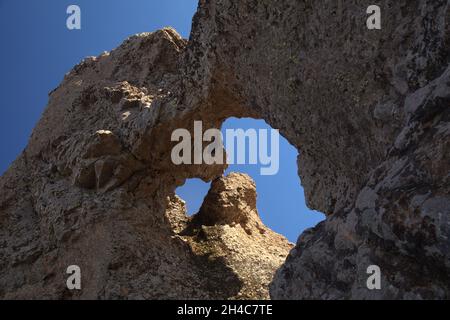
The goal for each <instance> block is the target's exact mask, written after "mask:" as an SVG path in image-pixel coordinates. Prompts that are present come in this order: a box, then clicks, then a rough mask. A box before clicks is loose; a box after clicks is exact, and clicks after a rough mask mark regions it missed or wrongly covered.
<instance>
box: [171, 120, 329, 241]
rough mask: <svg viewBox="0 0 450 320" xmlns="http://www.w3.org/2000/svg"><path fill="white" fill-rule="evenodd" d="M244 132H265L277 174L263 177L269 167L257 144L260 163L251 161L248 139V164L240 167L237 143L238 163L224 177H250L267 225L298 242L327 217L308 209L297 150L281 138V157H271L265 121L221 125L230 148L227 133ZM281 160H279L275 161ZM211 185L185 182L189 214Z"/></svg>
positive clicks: (182, 194) (181, 192)
mask: <svg viewBox="0 0 450 320" xmlns="http://www.w3.org/2000/svg"><path fill="white" fill-rule="evenodd" d="M236 129H242V130H244V131H247V130H249V129H253V130H255V131H256V133H257V135H258V138H259V132H260V131H261V130H266V132H267V139H266V141H267V142H268V143H267V145H268V148H267V149H268V152H266V154H267V155H270V158H271V160H272V161H278V171H277V172H276V173H275V174H271V175H262V174H261V168H267V167H268V166H267V165H262V164H261V162H260V161H259V160H260V159H259V149H260V148H261V144H260V142H259V141H258V146H257V148H258V161H257V164H250V163H249V162H250V161H249V151H250V149H251V148H250V147H249V139H248V138H247V139H246V148H245V150H246V154H245V164H237V159H236V157H237V156H236V154H237V153H238V151H237V143H236V144H235V148H234V149H235V155H234V156H235V160H234V161H232V163H230V165H229V167H228V169H227V170H226V172H225V174H226V175H227V174H229V173H230V172H240V173H245V174H248V175H249V176H250V177H251V178H252V179H253V180H254V181H255V183H256V191H257V195H258V198H257V209H258V212H259V215H260V217H261V220H262V221H263V222H264V224H265V225H266V226H267V227H269V228H271V229H272V230H274V231H275V232H277V233H280V234H282V235H284V236H285V237H286V238H287V239H289V240H290V241H291V242H296V241H297V238H298V236H299V235H300V234H301V233H302V232H303V231H304V230H305V229H308V228H311V227H314V226H315V225H316V224H317V223H319V222H321V221H322V220H324V219H325V215H324V214H322V213H320V212H317V211H313V210H311V209H309V208H308V207H307V206H306V204H305V195H304V191H303V188H302V186H301V182H300V178H299V176H298V174H297V155H298V151H297V149H296V148H295V147H294V146H292V145H291V144H290V143H289V142H288V141H287V140H286V139H285V138H284V137H283V136H281V135H280V136H279V156H278V157H276V155H272V154H271V151H273V150H276V148H275V149H274V148H273V146H272V145H271V142H270V141H271V139H270V130H271V129H272V127H270V126H269V125H268V124H267V123H266V122H265V121H264V120H255V119H250V118H243V119H237V118H229V119H227V120H226V121H225V122H224V124H223V126H222V134H223V137H224V144H225V146H227V144H228V142H227V130H236ZM276 158H278V160H276ZM209 187H210V183H205V182H203V181H202V180H200V179H188V180H187V181H186V183H185V184H184V185H183V186H181V187H179V188H178V189H177V190H176V193H177V195H179V196H180V198H182V199H183V200H184V201H185V202H186V206H187V211H188V214H189V215H190V216H191V215H193V214H195V213H197V212H198V211H199V209H200V207H201V205H202V202H203V199H204V198H205V196H206V194H207V193H208V190H209Z"/></svg>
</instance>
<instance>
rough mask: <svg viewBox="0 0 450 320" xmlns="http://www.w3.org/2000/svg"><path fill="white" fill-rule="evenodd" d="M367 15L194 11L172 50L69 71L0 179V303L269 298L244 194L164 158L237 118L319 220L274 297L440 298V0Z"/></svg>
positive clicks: (444, 261) (449, 186) (444, 24)
mask: <svg viewBox="0 0 450 320" xmlns="http://www.w3.org/2000/svg"><path fill="white" fill-rule="evenodd" d="M371 4H373V3H372V2H369V1H364V0H358V1H357V0H349V1H345V2H344V1H341V0H337V1H306V0H302V1H294V0H281V1H254V0H242V1H232V0H222V1H218V0H217V1H214V0H210V1H204V0H202V1H200V4H199V9H198V12H197V14H196V15H195V17H194V22H193V30H192V34H191V37H190V39H189V41H186V40H183V39H181V38H180V37H179V36H178V35H177V34H176V32H175V31H174V30H172V29H164V30H161V31H157V32H155V33H145V34H140V35H136V36H133V37H131V38H130V39H128V40H126V41H125V42H124V43H123V44H122V45H121V46H120V47H119V48H117V49H115V50H113V51H112V52H110V53H105V54H103V55H101V56H99V57H96V58H88V59H86V60H85V61H83V62H82V63H81V64H80V65H78V66H76V67H75V68H74V69H73V70H72V71H71V72H70V73H69V74H67V75H66V77H65V79H64V81H63V83H62V84H61V85H60V86H59V87H58V88H57V89H55V90H54V91H53V92H52V93H51V94H50V100H49V105H48V108H47V109H46V111H45V113H44V115H43V117H42V119H41V121H40V122H39V124H38V125H37V127H36V129H35V130H34V132H33V135H32V137H31V140H30V143H29V145H28V147H27V148H26V150H25V151H24V152H23V154H22V155H21V156H20V157H19V158H18V159H17V160H16V161H15V163H14V164H13V165H12V166H11V168H10V169H9V170H8V171H7V172H6V173H5V174H4V175H3V176H2V177H1V179H0V190H1V193H0V270H1V273H0V297H2V298H136V299H139V298H194V299H195V298H249V297H250V298H252V297H257V298H264V297H267V282H269V281H270V278H271V274H273V271H274V270H275V269H277V268H278V265H279V264H281V262H282V260H283V258H282V257H281V256H282V255H283V252H284V254H286V252H287V251H288V250H289V248H290V247H289V243H287V241H285V240H284V239H283V238H282V237H280V236H278V235H275V234H273V232H271V231H270V230H267V228H265V227H264V226H263V225H262V223H261V222H260V221H259V218H258V216H257V213H256V210H255V206H254V201H255V194H254V186H253V185H252V183H251V181H250V180H248V178H247V177H243V176H240V175H232V176H231V177H222V173H223V171H224V169H225V167H224V166H220V165H215V166H206V165H190V166H174V165H173V164H172V162H171V160H170V150H171V147H172V144H171V143H170V135H171V133H172V131H173V130H174V129H175V128H188V129H192V128H193V121H194V120H202V121H203V125H204V128H208V127H209V128H213V127H214V128H218V127H220V125H221V123H222V122H223V121H224V120H225V119H226V118H227V117H231V116H234V117H255V118H262V119H265V120H266V121H267V122H268V123H269V124H270V125H271V126H272V127H274V128H279V129H280V132H281V133H282V134H283V135H284V136H285V137H286V138H287V139H288V140H289V141H290V142H291V143H292V144H293V145H294V146H295V147H297V148H298V150H299V152H300V156H299V160H298V164H299V174H300V176H301V178H302V183H303V185H304V188H305V192H306V197H307V202H308V205H309V206H310V207H311V208H314V209H317V210H320V211H322V212H325V213H326V214H327V219H326V221H325V222H323V223H321V224H320V225H318V226H317V227H316V228H314V229H311V230H308V231H306V232H305V233H304V234H303V235H301V236H300V238H299V240H298V243H297V245H296V246H295V248H294V249H293V250H292V251H291V252H290V254H289V256H288V258H287V260H286V262H285V263H284V264H283V265H282V266H281V268H279V270H278V271H277V273H276V276H275V278H274V279H273V281H272V283H271V286H270V295H271V297H272V298H275V299H305V298H306V299H332V298H338V299H348V298H354V299H378V298H395V299H408V298H434V299H442V298H450V279H449V278H450V247H449V240H448V239H449V237H450V229H449V225H450V175H449V171H450V170H449V169H450V161H449V160H450V156H449V155H450V152H449V151H450V150H449V149H450V139H449V137H450V123H449V122H450V112H449V102H450V97H449V96H450V88H449V86H450V68H449V60H450V59H449V50H450V35H449V32H450V27H449V15H450V13H449V1H444V0H421V1H419V0H400V1H386V0H384V1H379V2H378V5H379V6H380V7H381V9H382V30H368V29H367V28H366V18H367V15H366V9H367V7H368V6H369V5H371ZM192 177H198V178H202V179H204V180H205V181H210V180H214V183H213V185H212V189H211V191H210V193H209V194H208V196H207V198H206V199H205V203H204V205H203V207H202V209H201V210H200V212H199V213H198V214H197V215H196V216H194V217H193V218H192V219H191V218H187V217H186V215H185V213H184V208H183V203H182V201H181V200H180V199H177V198H176V197H175V196H174V190H175V188H176V187H177V186H180V185H182V184H183V182H184V180H185V179H186V178H192ZM239 185H240V188H241V189H240V190H241V191H242V192H240V191H237V190H239V189H238V186H239ZM230 188H231V189H230ZM234 188H236V189H234ZM224 202H226V204H227V205H226V206H224ZM230 206H231V209H230ZM225 213H226V214H225ZM269 243H270V245H268V244H269ZM233 245H236V247H235V250H231V249H230V248H231V247H232V246H233ZM264 257H266V259H264ZM261 261H265V263H261ZM72 264H78V265H79V266H80V267H81V269H82V270H83V290H82V291H80V292H73V291H68V290H66V289H65V279H66V275H65V273H64V272H65V270H66V268H67V266H68V265H72ZM372 264H376V265H378V266H379V267H380V268H381V271H382V287H381V290H373V291H371V290H368V289H367V287H366V280H367V276H368V275H367V274H366V269H367V267H368V266H369V265H372ZM249 271H250V272H249ZM222 279H227V280H226V281H223V280H222ZM258 282H259V283H260V287H258V285H257V284H258ZM228 284H230V285H228Z"/></svg>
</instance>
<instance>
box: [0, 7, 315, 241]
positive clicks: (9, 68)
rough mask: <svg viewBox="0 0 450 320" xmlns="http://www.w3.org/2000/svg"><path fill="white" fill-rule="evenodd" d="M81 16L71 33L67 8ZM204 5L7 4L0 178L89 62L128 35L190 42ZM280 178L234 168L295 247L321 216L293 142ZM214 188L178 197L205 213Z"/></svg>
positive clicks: (232, 123)
mask: <svg viewBox="0 0 450 320" xmlns="http://www.w3.org/2000/svg"><path fill="white" fill-rule="evenodd" d="M71 4H76V5H79V6H80V7H81V10H82V30H76V31H69V30H68V29H67V28H66V19H67V14H66V9H67V7H68V6H69V5H71ZM196 7H197V0H70V1H66V0H39V1H38V0H33V1H30V0H0V33H1V40H2V45H1V49H2V50H1V53H0V54H1V59H0V70H1V73H0V81H1V83H0V93H1V96H2V99H1V117H0V147H1V154H0V174H2V173H3V172H4V171H5V170H6V169H7V168H8V167H9V165H10V164H11V162H12V161H13V160H14V159H15V158H16V157H17V156H18V155H19V154H20V152H21V151H22V150H23V148H24V147H25V146H26V144H27V141H28V138H29V136H30V134H31V131H32V129H33V127H34V126H35V125H36V123H37V121H38V120H39V117H40V115H41V114H42V112H43V109H44V107H45V105H46V104H47V100H48V93H49V92H50V91H51V90H53V89H54V88H55V87H57V86H58V84H59V83H60V82H61V80H62V79H63V77H64V74H65V73H67V72H68V71H69V70H70V69H71V68H72V67H73V66H74V65H75V64H77V63H79V62H80V61H81V60H82V59H83V58H85V57H86V56H94V55H99V54H100V53H101V52H103V51H109V50H111V49H113V48H115V47H117V46H118V45H119V44H120V43H121V42H122V41H123V40H124V39H126V38H127V37H128V36H130V35H132V34H136V33H140V32H146V31H154V30H156V29H160V28H163V27H165V26H172V27H174V28H175V29H176V30H177V31H178V32H179V33H180V34H181V35H182V36H183V37H185V38H187V37H188V36H189V32H190V28H191V19H192V16H193V14H194V12H195V10H196ZM255 125H256V126H257V127H258V128H259V127H261V128H264V127H265V128H267V125H266V124H265V123H264V122H263V121H254V120H247V119H245V120H240V121H237V120H235V119H231V120H229V121H228V122H227V123H226V127H242V128H248V127H255ZM280 153H281V154H280V158H281V159H280V172H279V174H278V175H276V176H260V175H259V169H258V168H257V167H255V166H240V167H236V166H232V167H231V168H230V170H232V171H241V172H245V173H248V174H249V175H251V176H252V177H253V179H254V180H255V181H256V184H257V190H258V207H259V211H260V214H261V216H262V218H263V221H264V222H265V223H266V224H267V225H268V226H270V227H271V228H272V229H274V230H275V231H277V232H280V233H282V234H284V235H286V236H287V237H288V238H289V239H290V240H291V241H296V238H297V236H298V235H299V234H300V232H301V231H302V230H303V229H305V228H307V227H310V226H313V225H315V224H316V223H317V222H318V221H320V220H321V219H322V215H321V214H318V213H315V212H312V211H310V210H308V209H307V208H306V206H305V204H304V195H303V190H302V189H301V186H300V181H299V179H298V176H297V165H296V160H295V159H296V155H297V151H296V150H295V149H294V148H293V147H291V146H290V145H289V144H288V143H287V142H286V141H283V142H282V144H281V146H280ZM207 187H208V186H207V184H203V183H200V182H198V181H189V182H188V183H187V184H186V185H185V187H183V188H180V189H179V190H178V193H179V194H180V195H181V196H182V197H183V198H184V199H185V200H186V201H187V203H188V206H189V210H190V211H191V212H194V211H196V210H197V209H198V207H199V206H200V204H201V201H202V200H203V197H204V196H205V194H206V192H207Z"/></svg>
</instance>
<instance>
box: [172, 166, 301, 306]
mask: <svg viewBox="0 0 450 320" xmlns="http://www.w3.org/2000/svg"><path fill="white" fill-rule="evenodd" d="M168 208H169V209H168V212H167V218H168V219H169V220H171V224H172V225H173V229H174V230H177V234H178V236H179V238H180V239H181V240H182V241H183V242H185V243H187V244H188V245H189V248H190V250H192V252H193V253H194V254H195V256H196V257H197V259H198V266H199V268H204V269H205V272H204V276H205V278H206V279H209V281H210V284H211V287H215V288H216V290H218V291H219V290H222V291H225V292H223V293H221V296H222V297H228V298H232V299H268V298H269V290H268V288H269V284H270V282H271V281H272V278H273V276H274V273H275V271H276V270H277V269H278V268H279V267H280V266H281V264H282V263H283V262H284V260H285V259H286V256H287V254H288V253H289V251H290V249H292V247H293V245H292V244H290V243H289V242H288V241H287V240H286V239H285V238H284V237H283V236H281V235H279V234H277V233H275V232H273V231H272V230H270V229H269V228H267V227H266V226H264V224H263V223H262V222H261V220H260V218H259V215H258V212H257V209H256V186H255V183H254V182H253V181H252V180H251V178H250V177H249V176H247V175H244V174H238V173H231V174H229V175H228V176H226V177H220V178H217V179H215V180H214V181H213V182H212V185H211V189H210V190H209V192H208V195H207V196H206V198H205V201H204V203H203V205H202V207H201V209H200V211H199V213H198V214H196V215H194V216H193V217H192V218H188V219H186V209H185V206H184V203H183V201H182V200H181V199H179V198H178V197H176V196H175V198H172V199H171V203H170V204H169V206H168ZM211 264H214V265H215V268H211ZM205 266H207V268H205ZM227 275H228V276H227ZM222 282H223V283H226V286H222V285H218V284H220V283H222Z"/></svg>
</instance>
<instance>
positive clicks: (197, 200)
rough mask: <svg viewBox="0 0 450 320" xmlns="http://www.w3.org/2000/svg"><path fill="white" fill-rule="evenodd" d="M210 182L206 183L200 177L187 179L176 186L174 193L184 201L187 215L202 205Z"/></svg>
mask: <svg viewBox="0 0 450 320" xmlns="http://www.w3.org/2000/svg"><path fill="white" fill-rule="evenodd" d="M210 186H211V183H206V182H204V181H203V180H201V179H187V180H186V182H185V184H184V185H182V186H181V187H178V188H177V190H176V194H177V195H178V196H179V197H180V198H181V199H183V200H184V201H185V202H186V210H187V214H188V216H192V215H194V214H196V213H197V212H198V211H199V210H200V207H201V206H202V203H203V199H204V198H205V197H206V194H207V193H208V190H209V188H210Z"/></svg>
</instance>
